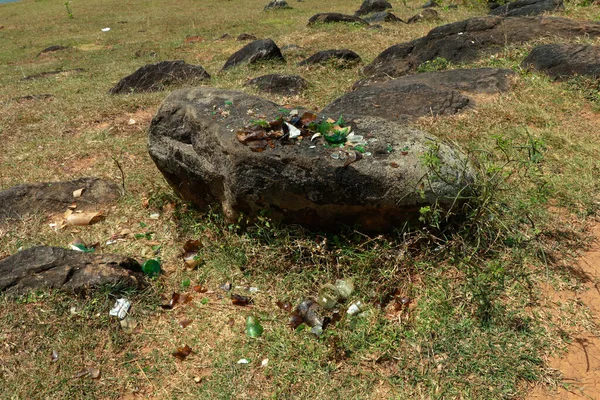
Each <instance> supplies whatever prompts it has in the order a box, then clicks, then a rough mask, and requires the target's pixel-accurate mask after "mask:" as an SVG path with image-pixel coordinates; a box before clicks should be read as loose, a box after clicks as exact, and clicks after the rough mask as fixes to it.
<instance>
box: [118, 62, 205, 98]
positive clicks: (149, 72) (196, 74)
mask: <svg viewBox="0 0 600 400" xmlns="http://www.w3.org/2000/svg"><path fill="white" fill-rule="evenodd" d="M206 79H210V75H209V74H208V72H206V70H205V69H204V68H202V67H201V66H200V65H190V64H187V63H186V62H185V61H182V60H178V61H161V62H159V63H156V64H148V65H145V66H143V67H141V68H139V69H138V70H137V71H135V72H134V73H133V74H131V75H129V76H126V77H125V78H123V79H121V80H120V81H119V82H118V83H117V84H116V85H115V86H114V87H113V88H112V89H110V90H109V91H108V92H109V93H110V94H120V93H131V92H134V91H135V92H153V91H158V90H163V89H164V88H165V86H167V85H173V84H178V83H183V82H194V81H201V80H206Z"/></svg>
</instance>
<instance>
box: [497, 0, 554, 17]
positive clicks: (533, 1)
mask: <svg viewBox="0 0 600 400" xmlns="http://www.w3.org/2000/svg"><path fill="white" fill-rule="evenodd" d="M564 9H565V5H564V4H563V0H517V1H513V2H510V3H507V4H504V5H501V6H499V7H496V8H494V9H492V10H491V11H490V14H491V15H503V16H506V17H527V16H532V15H540V14H543V13H545V12H552V11H557V10H564Z"/></svg>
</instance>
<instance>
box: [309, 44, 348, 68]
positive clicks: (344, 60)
mask: <svg viewBox="0 0 600 400" xmlns="http://www.w3.org/2000/svg"><path fill="white" fill-rule="evenodd" d="M331 62H333V63H334V64H336V66H338V67H342V68H343V67H351V66H354V65H356V64H358V63H359V62H360V56H359V55H358V54H356V53H355V52H353V51H352V50H348V49H342V50H323V51H319V52H317V53H315V54H313V55H312V56H310V57H308V58H307V59H305V60H302V61H300V62H299V63H298V66H303V65H315V64H327V63H331Z"/></svg>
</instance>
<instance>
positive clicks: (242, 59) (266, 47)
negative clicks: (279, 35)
mask: <svg viewBox="0 0 600 400" xmlns="http://www.w3.org/2000/svg"><path fill="white" fill-rule="evenodd" d="M267 60H271V61H282V62H285V58H283V55H282V54H281V50H280V49H279V47H277V45H276V44H275V42H274V41H273V40H272V39H262V40H256V41H254V42H252V43H249V44H247V45H246V46H244V47H242V48H241V49H240V50H238V51H237V52H235V53H234V54H232V55H231V57H229V59H227V61H226V62H225V65H223V68H222V70H223V71H224V70H227V69H229V68H233V67H236V66H238V65H241V64H254V63H256V62H259V61H267Z"/></svg>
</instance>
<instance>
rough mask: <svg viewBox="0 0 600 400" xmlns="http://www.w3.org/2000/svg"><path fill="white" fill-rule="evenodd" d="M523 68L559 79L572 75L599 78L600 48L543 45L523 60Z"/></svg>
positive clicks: (580, 45) (579, 45) (578, 45)
mask: <svg viewBox="0 0 600 400" xmlns="http://www.w3.org/2000/svg"><path fill="white" fill-rule="evenodd" d="M522 66H523V67H524V68H530V69H536V70H538V71H543V72H545V73H547V74H548V75H550V76H552V77H555V78H560V77H570V76H573V75H585V76H591V77H593V78H598V77H600V46H591V45H585V44H543V45H541V46H537V47H535V48H534V49H533V50H531V53H529V55H528V56H527V57H526V58H525V60H523V63H522Z"/></svg>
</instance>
